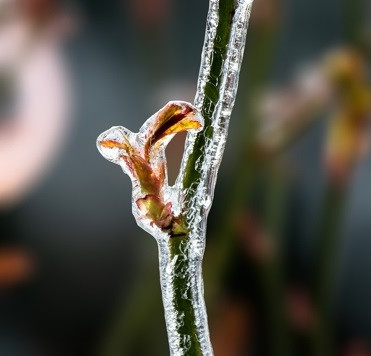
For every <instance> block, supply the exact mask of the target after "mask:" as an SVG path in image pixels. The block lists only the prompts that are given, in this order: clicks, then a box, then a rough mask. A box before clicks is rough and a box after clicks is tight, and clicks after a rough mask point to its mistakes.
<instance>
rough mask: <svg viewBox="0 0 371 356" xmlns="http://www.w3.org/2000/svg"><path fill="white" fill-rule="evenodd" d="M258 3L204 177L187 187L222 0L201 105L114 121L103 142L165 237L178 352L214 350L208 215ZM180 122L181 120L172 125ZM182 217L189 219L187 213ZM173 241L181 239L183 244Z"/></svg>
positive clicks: (145, 219)
mask: <svg viewBox="0 0 371 356" xmlns="http://www.w3.org/2000/svg"><path fill="white" fill-rule="evenodd" d="M251 6H252V0H237V1H236V5H235V15H234V19H233V24H232V28H231V34H230V38H229V44H228V48H227V53H226V57H225V59H224V64H223V72H222V74H221V77H220V81H221V83H222V84H221V87H220V91H219V100H218V102H217V104H216V108H215V110H214V114H213V117H212V118H211V119H212V127H213V136H212V138H211V139H208V140H207V141H206V148H205V152H207V154H206V156H205V157H204V159H203V160H202V161H201V162H200V164H199V165H197V164H196V169H197V171H198V172H199V173H200V179H199V180H198V181H197V182H194V183H195V184H192V185H191V186H190V187H189V188H188V189H183V177H184V174H185V171H186V169H187V161H188V158H189V156H190V154H191V153H192V151H193V148H194V142H195V138H196V135H197V132H199V131H200V130H202V125H203V123H204V120H203V118H202V116H201V114H200V112H201V111H202V105H203V102H204V96H205V85H206V83H207V80H208V77H209V74H210V70H211V62H212V56H213V47H214V44H215V41H218V39H217V38H216V34H217V27H218V23H219V0H210V5H209V12H208V17H207V27H206V36H205V43H204V48H203V53H202V59H201V68H200V74H199V81H198V85H197V94H196V98H195V103H194V105H191V104H189V103H185V102H181V101H174V102H170V103H168V104H167V105H166V106H165V107H164V108H163V109H161V110H160V111H159V112H158V113H156V114H154V115H153V116H152V117H151V118H149V119H148V120H147V121H146V122H145V123H144V125H143V126H142V128H141V129H140V130H139V132H138V133H132V132H131V131H129V130H127V129H126V128H124V127H113V128H111V129H110V130H108V131H106V132H104V133H102V134H101V135H100V136H99V137H98V140H97V146H98V149H99V151H100V152H101V154H102V155H103V156H104V157H105V158H106V159H108V160H110V161H112V162H114V163H116V164H119V165H120V166H121V167H122V169H123V171H124V172H125V173H126V174H128V175H129V177H130V178H131V180H132V185H133V195H132V210H133V215H134V217H135V219H136V221H137V223H138V225H139V226H140V227H141V228H143V229H144V230H146V231H147V232H148V233H150V234H151V235H152V236H153V237H154V238H155V239H156V241H157V243H158V246H159V261H160V279H161V290H162V298H163V304H164V309H165V319H166V326H167V332H168V339H169V346H170V353H171V355H176V356H182V355H193V354H195V351H194V349H192V347H194V345H193V344H194V343H195V341H194V340H196V342H197V343H198V346H197V347H198V349H199V350H201V352H202V355H213V350H212V346H211V343H210V337H209V331H208V323H207V314H206V308H205V302H204V296H203V295H204V291H203V280H202V259H203V254H204V249H205V239H206V221H207V215H208V212H209V210H210V207H211V203H212V200H213V194H214V187H215V182H216V176H217V172H218V168H219V165H220V162H221V159H222V155H223V151H224V147H225V142H226V138H227V131H228V124H229V119H230V115H231V112H232V109H233V105H234V101H235V97H236V93H237V87H238V77H239V72H240V68H241V63H242V58H243V52H244V46H245V39H246V31H247V25H248V21H249V17H250V11H251ZM177 110H178V111H177ZM169 112H171V115H173V116H171V115H170V114H168V113H169ZM179 113H180V114H179ZM177 115H178V116H177ZM174 117H175V119H174ZM177 120H178V121H177ZM173 122H176V124H173V126H171V124H172V123H173ZM186 130H187V131H188V134H187V140H186V144H185V153H184V156H183V160H182V165H181V169H180V172H179V175H178V178H177V180H176V182H175V184H174V186H169V185H168V182H167V173H166V158H165V148H166V145H167V144H168V142H169V141H170V140H171V138H172V137H173V136H174V135H175V134H176V133H177V132H180V131H186ZM182 216H183V217H185V218H184V219H182V218H181V217H182ZM176 239H178V240H176ZM174 241H179V243H177V244H176V248H174ZM187 303H188V304H187ZM182 306H183V307H184V310H189V306H190V307H191V309H193V310H192V313H193V321H192V323H193V324H192V325H194V330H193V332H190V331H189V330H188V329H186V328H185V326H184V325H185V323H187V322H188V321H187V320H186V319H187V315H186V312H185V311H184V310H183V309H182ZM198 354H199V353H197V355H198Z"/></svg>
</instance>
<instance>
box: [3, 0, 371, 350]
mask: <svg viewBox="0 0 371 356" xmlns="http://www.w3.org/2000/svg"><path fill="white" fill-rule="evenodd" d="M207 9H208V1H207V0H203V1H200V0H121V1H120V0H111V1H99V0H71V1H64V2H62V1H57V0H1V1H0V315H1V317H0V355H2V356H43V355H48V356H59V355H63V356H65V355H71V356H74V355H79V356H83V355H101V356H119V355H139V356H140V355H166V354H168V345H167V338H166V329H165V322H164V317H163V309H162V303H161V294H160V285H159V281H158V261H157V246H156V243H155V240H154V239H153V238H152V237H150V236H148V235H146V234H145V233H144V232H143V231H142V230H141V229H139V228H138V227H137V226H136V225H135V221H134V218H133V217H132V215H131V206H130V204H131V186H130V182H129V179H128V177H127V176H124V175H123V174H122V172H121V171H120V168H119V167H118V166H114V165H112V164H111V163H109V162H108V161H105V160H104V159H103V158H102V157H101V156H100V154H99V153H98V151H97V149H96V147H95V140H96V137H97V136H98V134H99V133H101V132H102V131H104V130H106V129H108V128H109V127H111V126H113V125H124V126H126V127H128V128H129V129H131V130H132V131H134V132H135V131H137V130H138V129H139V127H140V126H141V125H142V123H143V122H144V121H145V120H146V119H147V118H148V117H149V116H151V115H152V114H153V113H154V112H156V111H157V110H158V109H160V108H161V107H163V106H164V104H165V103H167V102H168V101H169V100H176V99H178V100H186V101H193V97H194V95H195V90H196V82H197V75H198V70H199V64H200V55H201V49H202V43H203V38H204V29H205V23H206V22H205V21H206V14H207ZM370 24H371V3H370V2H369V1H366V0H327V1H321V0H311V1H305V0H256V1H255V4H254V7H253V12H252V16H251V23H250V28H249V31H248V38H247V47H246V55H245V61H244V65H243V68H242V73H241V79H240V89H239V92H238V97H237V101H236V106H235V110H234V113H233V115H232V120H231V125H230V135H229V140H228V142H227V148H226V152H225V156H224V160H223V163H222V167H221V170H220V174H219V179H218V184H217V188H216V193H215V200H214V204H213V207H212V209H211V213H210V216H209V224H208V225H209V226H208V240H207V249H206V254H205V260H204V279H205V294H206V304H207V307H208V313H209V322H210V330H211V338H212V342H213V345H214V349H215V354H216V356H224V355H225V356H227V355H228V356H241V355H257V356H261V355H283V356H286V355H294V356H297V355H324V356H328V355H342V356H366V355H371V348H370V342H371V305H370V300H371V219H370V218H371V189H370V182H371V156H370V150H369V138H370V137H369V134H370V110H371V108H370V105H371V104H370V102H371V99H370V98H371V94H370V93H371V87H370V64H371V63H370V59H371V26H370ZM183 142H184V136H182V135H178V136H177V137H176V138H175V139H174V140H173V141H172V142H171V144H170V145H169V149H168V150H167V158H168V161H169V176H170V181H173V180H174V179H175V177H176V175H177V170H178V168H179V163H180V159H181V156H182V153H183Z"/></svg>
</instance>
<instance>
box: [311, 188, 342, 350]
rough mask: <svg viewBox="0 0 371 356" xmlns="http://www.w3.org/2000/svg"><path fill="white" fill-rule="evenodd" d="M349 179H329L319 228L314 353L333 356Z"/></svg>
mask: <svg viewBox="0 0 371 356" xmlns="http://www.w3.org/2000/svg"><path fill="white" fill-rule="evenodd" d="M347 185H348V183H345V184H344V185H341V184H340V185H338V184H331V182H329V183H328V185H327V188H326V191H325V196H324V201H323V207H322V213H321V217H320V223H319V230H318V234H317V243H318V244H319V245H318V250H317V253H316V260H315V267H314V273H313V276H312V281H313V282H312V293H313V298H314V306H315V310H316V321H315V326H314V330H313V354H314V355H316V356H330V355H331V354H332V353H331V350H332V336H333V335H332V333H331V330H332V322H331V320H332V312H333V308H332V306H333V303H332V301H333V297H334V287H335V286H334V271H335V268H336V265H337V261H338V258H337V256H338V250H339V237H340V228H341V226H342V220H343V213H344V210H345V206H346V201H347V199H346V197H347V190H348V189H347V188H348V186H347Z"/></svg>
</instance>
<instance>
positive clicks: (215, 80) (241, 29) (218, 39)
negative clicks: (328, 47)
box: [169, 0, 252, 355]
mask: <svg viewBox="0 0 371 356" xmlns="http://www.w3.org/2000/svg"><path fill="white" fill-rule="evenodd" d="M251 6H252V0H237V1H235V0H220V1H218V0H211V1H210V5H209V13H208V19H207V28H206V36H205V43H204V48H203V53H202V60H201V69H200V74H199V81H198V86H197V95H196V98H195V107H196V108H197V109H198V110H199V111H200V112H201V114H202V116H203V118H204V126H203V129H202V131H200V132H198V133H197V134H196V135H189V136H188V137H187V142H186V151H185V155H184V158H183V162H182V167H181V170H180V173H179V176H178V179H177V183H176V184H177V185H179V186H181V187H182V188H183V201H182V207H181V208H182V215H183V216H184V219H185V225H186V226H187V229H188V230H189V232H188V234H187V236H185V237H184V238H183V240H182V242H181V246H182V247H183V248H182V250H183V251H186V256H184V253H183V254H181V253H178V254H175V256H178V257H179V256H181V257H182V259H183V260H182V270H183V271H186V273H188V274H189V276H190V277H191V281H192V283H189V286H190V290H189V297H190V299H191V300H192V305H193V307H194V310H192V309H191V308H189V310H187V313H189V315H188V318H187V321H186V322H187V323H188V324H189V328H188V330H192V329H194V327H193V325H194V326H195V327H196V331H197V335H198V340H199V342H200V344H201V351H202V353H201V354H204V355H211V354H212V348H211V344H210V340H209V332H208V326H207V315H206V309H205V304H204V300H203V282H202V271H201V264H202V258H203V253H204V248H205V233H206V220H207V215H208V212H209V209H210V206H211V202H212V199H213V195H214V188H215V181H216V176H217V172H218V168H219V165H220V162H221V159H222V155H223V151H224V147H225V142H226V138H227V132H228V124H229V119H230V115H231V112H232V109H233V105H234V102H235V98H236V93H237V87H238V78H239V72H240V68H241V64H242V58H243V52H244V47H245V39H246V32H247V26H248V21H249V17H250V12H251ZM177 240H178V239H170V240H169V245H170V248H171V250H172V251H176V250H177V249H178V246H179V245H180V244H179V241H177ZM195 273H196V274H195ZM187 278H188V277H187ZM183 280H184V275H183V274H179V278H178V277H177V276H175V280H174V284H175V287H176V288H178V287H177V285H183V284H184V282H183ZM187 297H188V295H187ZM183 298H184V296H183ZM180 300H181V299H180ZM178 306H179V305H178ZM183 312H184V311H181V310H175V314H178V316H179V315H182V313H183ZM192 313H193V314H194V317H193V318H192ZM173 318H175V319H176V317H175V315H173ZM192 324H193V325H192ZM182 328H184V326H182ZM180 334H183V332H182V331H181V330H180ZM183 335H184V334H183ZM184 336H187V335H184ZM188 337H189V335H188ZM195 342H197V340H195ZM193 354H197V353H189V355H193Z"/></svg>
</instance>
